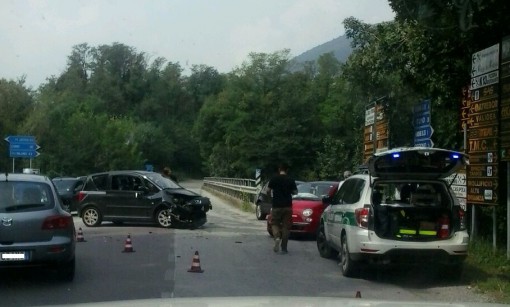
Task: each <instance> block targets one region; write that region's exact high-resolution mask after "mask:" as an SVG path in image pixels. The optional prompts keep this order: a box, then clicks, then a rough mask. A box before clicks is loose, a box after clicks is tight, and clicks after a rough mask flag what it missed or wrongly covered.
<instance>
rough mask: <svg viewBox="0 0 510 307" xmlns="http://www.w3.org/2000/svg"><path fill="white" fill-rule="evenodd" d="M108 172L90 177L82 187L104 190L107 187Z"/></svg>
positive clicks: (87, 189) (88, 189)
mask: <svg viewBox="0 0 510 307" xmlns="http://www.w3.org/2000/svg"><path fill="white" fill-rule="evenodd" d="M107 179H108V174H98V175H95V176H92V177H90V178H89V179H88V180H87V182H86V183H85V187H84V188H83V189H84V190H85V191H105V190H106V189H107V188H108V180H107Z"/></svg>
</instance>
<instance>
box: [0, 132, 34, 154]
mask: <svg viewBox="0 0 510 307" xmlns="http://www.w3.org/2000/svg"><path fill="white" fill-rule="evenodd" d="M5 140H6V141H7V142H8V143H9V157H11V158H35V157H37V156H39V152H38V151H37V150H38V149H39V148H41V146H39V145H37V143H36V142H35V137H33V136H30V135H10V136H8V137H6V138H5Z"/></svg>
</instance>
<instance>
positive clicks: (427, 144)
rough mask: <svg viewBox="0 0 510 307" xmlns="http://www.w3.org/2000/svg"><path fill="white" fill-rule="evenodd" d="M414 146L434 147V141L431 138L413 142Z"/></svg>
mask: <svg viewBox="0 0 510 307" xmlns="http://www.w3.org/2000/svg"><path fill="white" fill-rule="evenodd" d="M414 146H415V147H434V142H432V140H431V139H427V140H422V141H418V142H416V141H415V142H414Z"/></svg>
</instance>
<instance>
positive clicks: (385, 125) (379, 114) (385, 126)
mask: <svg viewBox="0 0 510 307" xmlns="http://www.w3.org/2000/svg"><path fill="white" fill-rule="evenodd" d="M379 101H380V102H379ZM379 101H376V102H374V103H373V104H371V105H370V106H369V107H368V108H366V110H365V127H364V131H363V140H364V141H363V142H364V143H363V161H366V160H367V159H368V158H370V157H371V156H372V155H373V154H374V153H376V152H380V151H384V150H387V149H388V148H389V122H388V118H387V116H386V115H385V112H384V105H383V102H382V101H381V100H379Z"/></svg>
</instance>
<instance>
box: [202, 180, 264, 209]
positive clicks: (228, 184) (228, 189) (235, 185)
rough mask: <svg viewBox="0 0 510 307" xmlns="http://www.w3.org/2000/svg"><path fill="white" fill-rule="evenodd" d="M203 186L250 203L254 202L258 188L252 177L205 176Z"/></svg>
mask: <svg viewBox="0 0 510 307" xmlns="http://www.w3.org/2000/svg"><path fill="white" fill-rule="evenodd" d="M204 188H206V189H211V190H214V191H216V192H219V193H222V194H225V195H228V196H230V197H233V198H236V199H239V200H241V201H247V202H250V203H255V200H256V197H257V194H258V192H259V190H260V187H257V185H256V181H255V180H254V179H240V178H224V177H205V178H204Z"/></svg>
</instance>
